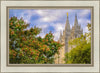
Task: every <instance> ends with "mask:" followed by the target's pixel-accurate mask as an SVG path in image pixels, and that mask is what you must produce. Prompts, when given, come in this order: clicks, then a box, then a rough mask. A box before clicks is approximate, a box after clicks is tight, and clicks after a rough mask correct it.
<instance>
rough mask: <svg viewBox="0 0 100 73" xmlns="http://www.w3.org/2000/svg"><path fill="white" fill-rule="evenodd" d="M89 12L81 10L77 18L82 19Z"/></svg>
mask: <svg viewBox="0 0 100 73" xmlns="http://www.w3.org/2000/svg"><path fill="white" fill-rule="evenodd" d="M90 12H91V11H90V10H88V9H85V10H82V11H81V12H80V13H79V16H80V17H81V18H82V17H86V16H87V15H88V14H89V13H90Z"/></svg>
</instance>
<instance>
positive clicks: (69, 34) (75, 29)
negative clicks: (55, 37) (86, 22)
mask: <svg viewBox="0 0 100 73" xmlns="http://www.w3.org/2000/svg"><path fill="white" fill-rule="evenodd" d="M81 34H83V29H82V28H81V25H79V24H78V20H77V15H75V21H74V26H72V29H71V28H70V23H69V17H68V13H67V20H66V24H65V30H63V34H62V33H61V32H60V38H59V42H60V43H61V44H64V46H63V47H61V48H60V50H59V54H56V55H55V64H64V56H65V53H66V52H69V51H70V50H71V49H72V48H71V47H72V46H69V45H68V41H69V40H71V39H74V38H77V37H80V36H81ZM73 47H75V46H74V45H73Z"/></svg>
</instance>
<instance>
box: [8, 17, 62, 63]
mask: <svg viewBox="0 0 100 73" xmlns="http://www.w3.org/2000/svg"><path fill="white" fill-rule="evenodd" d="M28 26H30V25H29V24H27V23H26V22H25V21H24V20H23V19H22V18H21V19H17V17H15V16H14V17H11V18H10V20H9V62H10V63H11V64H51V63H54V57H53V56H54V55H55V53H57V52H58V49H59V48H60V47H61V44H60V43H59V42H56V41H54V37H53V34H52V33H51V32H49V33H48V34H46V35H45V37H44V38H41V37H40V36H39V37H37V35H38V34H39V33H40V32H41V29H40V28H38V27H36V26H34V27H33V28H30V29H27V27H28Z"/></svg>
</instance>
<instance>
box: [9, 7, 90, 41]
mask: <svg viewBox="0 0 100 73" xmlns="http://www.w3.org/2000/svg"><path fill="white" fill-rule="evenodd" d="M67 12H68V16H69V23H70V27H72V26H73V25H74V20H75V14H77V18H78V23H79V25H81V28H82V29H83V33H85V32H88V29H87V27H86V25H87V23H91V11H90V10H89V9H10V10H9V18H11V17H13V16H16V17H17V18H18V19H20V18H21V17H23V19H24V20H25V21H26V22H27V23H30V27H28V28H31V27H34V26H37V27H39V28H42V31H41V33H40V34H39V36H41V37H44V36H45V34H46V33H48V32H49V31H52V33H53V34H54V39H55V40H56V41H57V40H58V39H59V35H60V31H61V32H62V31H63V30H64V28H65V23H66V17H67V14H66V13H67Z"/></svg>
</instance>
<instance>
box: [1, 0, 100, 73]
mask: <svg viewBox="0 0 100 73" xmlns="http://www.w3.org/2000/svg"><path fill="white" fill-rule="evenodd" d="M1 1H15V0H1ZM1 1H0V19H1ZM17 1H27V0H17ZM29 1H37V0H29ZM38 1H61V0H38ZM62 1H99V35H100V0H62ZM0 23H1V20H0ZM0 29H1V25H0ZM99 38H100V36H99ZM0 43H1V30H0ZM99 48H100V39H99ZM99 61H100V49H99ZM99 67H100V63H99ZM0 72H1V44H0ZM99 72H100V68H99ZM99 72H87V73H99ZM2 73H5V72H2ZM6 73H12V72H6ZM14 73H20V72H14ZM21 73H51V72H21ZM55 73H62V72H55ZM63 73H72V72H63ZM75 73H84V72H75Z"/></svg>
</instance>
